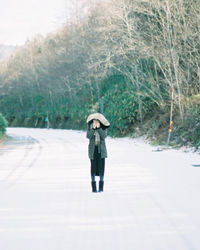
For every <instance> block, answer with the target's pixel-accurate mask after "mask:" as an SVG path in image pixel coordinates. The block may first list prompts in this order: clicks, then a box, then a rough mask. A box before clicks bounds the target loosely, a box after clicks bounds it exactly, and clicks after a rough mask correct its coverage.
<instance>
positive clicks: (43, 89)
mask: <svg viewBox="0 0 200 250" xmlns="http://www.w3.org/2000/svg"><path fill="white" fill-rule="evenodd" d="M84 8H85V9H87V13H88V14H87V15H86V14H85V15H80V16H78V15H77V14H76V15H74V17H72V18H71V20H69V21H68V22H67V23H66V24H65V26H64V27H63V28H62V29H60V30H59V31H58V32H57V33H54V34H49V35H48V36H47V37H45V38H44V37H42V36H39V35H38V36H37V37H35V39H33V40H31V41H27V42H26V44H25V45H24V46H23V47H22V48H18V49H16V50H15V52H14V54H13V55H12V57H10V59H9V60H7V61H4V62H3V63H1V66H0V90H1V91H0V110H1V112H2V113H3V114H4V116H5V117H6V119H7V120H8V122H9V125H11V126H26V127H44V126H45V118H46V117H47V116H48V118H49V121H50V126H51V127H53V128H73V129H85V128H86V124H85V121H86V117H87V116H88V114H90V113H91V112H93V111H101V112H104V114H105V115H106V117H107V118H108V120H109V121H110V123H111V129H110V131H109V133H110V135H112V136H126V135H129V136H138V135H144V134H145V135H146V136H148V137H149V138H151V139H152V140H154V141H157V142H158V143H165V142H166V141H167V136H168V129H169V122H170V111H171V108H172V107H173V132H172V135H171V143H173V144H176V145H186V144H190V145H192V146H195V147H197V148H198V147H199V146H200V60H199V58H200V39H199V38H200V37H199V34H200V7H199V1H198V0H145V1H141V0H135V1H132V0H108V1H100V2H98V4H97V5H96V4H91V5H89V3H87V2H83V6H81V9H80V10H77V13H81V11H83V10H84ZM172 90H174V98H173V106H172V107H171V95H172Z"/></svg>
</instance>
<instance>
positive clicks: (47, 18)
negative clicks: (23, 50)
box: [0, 0, 78, 46]
mask: <svg viewBox="0 0 200 250" xmlns="http://www.w3.org/2000/svg"><path fill="white" fill-rule="evenodd" d="M72 1H73V2H74V3H75V2H76V1H78V0H0V44H5V45H19V46H20V45H23V44H24V43H25V42H26V40H27V39H29V40H30V39H32V38H34V36H36V35H37V34H39V33H40V34H42V35H44V36H45V35H46V34H47V33H49V32H53V31H55V30H56V29H58V28H59V27H61V26H62V25H63V24H64V23H65V21H66V20H67V15H68V14H69V13H68V12H69V11H70V9H71V8H72V6H71V2H72Z"/></svg>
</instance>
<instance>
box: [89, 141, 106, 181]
mask: <svg viewBox="0 0 200 250" xmlns="http://www.w3.org/2000/svg"><path fill="white" fill-rule="evenodd" d="M104 172H105V158H101V153H98V147H97V146H95V150H94V159H93V160H91V177H92V179H93V181H94V180H95V176H100V179H101V180H103V177H104Z"/></svg>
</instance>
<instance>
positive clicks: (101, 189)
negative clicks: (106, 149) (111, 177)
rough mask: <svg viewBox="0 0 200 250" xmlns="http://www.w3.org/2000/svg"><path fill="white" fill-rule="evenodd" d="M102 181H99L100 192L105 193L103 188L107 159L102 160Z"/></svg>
mask: <svg viewBox="0 0 200 250" xmlns="http://www.w3.org/2000/svg"><path fill="white" fill-rule="evenodd" d="M99 164H100V175H99V177H100V180H99V192H103V186H104V172H105V158H103V159H100V161H99Z"/></svg>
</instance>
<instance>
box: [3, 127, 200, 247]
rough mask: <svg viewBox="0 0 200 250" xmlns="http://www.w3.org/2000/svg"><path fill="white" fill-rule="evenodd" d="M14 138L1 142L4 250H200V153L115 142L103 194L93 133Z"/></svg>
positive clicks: (23, 132)
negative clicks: (91, 146)
mask: <svg viewBox="0 0 200 250" xmlns="http://www.w3.org/2000/svg"><path fill="white" fill-rule="evenodd" d="M8 134H9V140H8V141H7V142H6V143H5V144H4V145H0V197H1V198H0V249H2V250H94V249H95V250H199V249H200V236H199V234H200V198H199V197H200V194H199V193H200V167H198V165H199V164H200V155H198V154H194V153H184V152H181V151H175V150H168V151H163V152H154V149H155V148H153V147H151V146H149V145H147V144H145V143H143V142H142V141H141V140H131V139H126V138H125V139H111V138H108V139H107V148H108V153H109V158H108V159H107V160H106V173H105V192H104V193H97V194H95V193H92V192H91V187H90V172H89V159H88V158H87V145H88V140H87V139H86V137H85V133H83V132H77V131H70V130H46V129H43V130H42V129H22V128H21V129H18V128H9V129H8Z"/></svg>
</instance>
